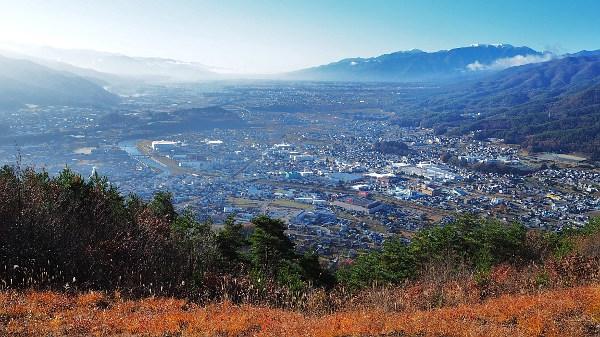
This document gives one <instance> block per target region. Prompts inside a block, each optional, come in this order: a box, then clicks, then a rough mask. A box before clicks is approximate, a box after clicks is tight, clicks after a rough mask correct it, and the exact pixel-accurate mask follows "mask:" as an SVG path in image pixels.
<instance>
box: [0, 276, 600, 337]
mask: <svg viewBox="0 0 600 337" xmlns="http://www.w3.org/2000/svg"><path fill="white" fill-rule="evenodd" d="M387 295H388V296H392V294H391V293H390V294H387ZM0 317H1V318H2V324H0V333H1V334H2V335H3V336H67V335H69V336H83V335H86V336H87V335H95V336H289V337H292V336H314V337H318V336H324V337H325V336H327V337H329V336H448V337H450V336H490V337H491V336H530V337H533V336H598V334H599V333H600V286H589V287H576V288H570V289H560V290H552V291H545V292H540V293H539V294H535V295H512V296H510V295H507V296H500V297H498V298H494V299H491V300H487V301H484V302H482V303H478V304H469V303H465V304H459V305H456V306H445V307H441V308H436V309H432V310H415V309H404V310H398V311H394V310H389V309H386V308H370V307H362V306H354V307H353V308H351V309H348V310H341V311H337V312H333V313H328V314H324V315H317V314H314V313H310V312H309V313H302V312H296V311H289V310H282V309H273V308H267V307H259V306H250V305H241V306H236V305H232V304H231V303H230V302H225V303H218V304H210V305H207V306H198V305H195V304H193V303H189V302H186V301H185V300H178V299H172V298H147V299H143V300H138V301H131V300H123V299H120V298H118V297H114V296H107V295H104V294H101V293H94V292H92V293H85V294H79V295H76V296H69V295H65V294H60V293H53V292H28V293H25V294H20V293H14V292H3V293H0Z"/></svg>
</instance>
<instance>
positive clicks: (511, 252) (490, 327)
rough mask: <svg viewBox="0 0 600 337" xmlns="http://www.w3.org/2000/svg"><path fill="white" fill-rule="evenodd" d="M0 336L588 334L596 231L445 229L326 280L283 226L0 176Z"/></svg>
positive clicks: (79, 182)
mask: <svg viewBox="0 0 600 337" xmlns="http://www.w3.org/2000/svg"><path fill="white" fill-rule="evenodd" d="M0 261H1V262H2V264H1V265H0V335H1V336H5V335H7V336H65V335H67V336H84V335H97V336H255V335H256V336H366V335H373V336H463V335H464V336H500V335H505V336H597V335H598V334H600V219H593V220H591V221H590V222H589V223H588V224H587V225H586V226H584V227H582V228H571V229H566V230H564V231H563V232H561V233H550V232H540V231H529V230H527V229H526V228H525V227H523V226H522V225H520V224H517V223H514V224H507V223H504V222H501V221H497V220H494V219H481V218H477V217H473V216H464V217H459V218H457V220H455V221H454V222H451V223H449V224H446V225H444V226H436V227H432V228H429V229H425V230H422V231H420V232H418V233H415V234H414V235H413V237H412V239H411V242H410V243H405V242H403V241H401V240H393V239H392V240H388V241H386V244H385V245H384V247H383V249H382V250H380V251H370V252H362V253H361V254H360V255H359V257H357V258H356V259H354V260H343V261H342V262H340V263H339V264H338V265H337V266H334V267H332V268H325V267H324V266H322V265H321V264H320V259H319V257H318V256H317V255H315V254H299V253H298V252H297V251H296V250H295V247H294V244H293V242H292V241H290V240H289V238H288V237H287V236H286V235H285V224H284V223H283V222H282V221H280V220H277V219H271V218H268V217H266V216H260V217H257V218H255V219H253V220H252V222H251V224H249V226H243V225H242V224H240V223H235V222H234V221H233V220H232V219H230V220H229V221H227V223H226V224H225V225H224V229H222V230H220V231H218V232H215V231H214V230H213V229H212V228H211V226H210V222H205V223H200V222H198V221H196V220H195V218H194V216H193V215H192V214H189V213H183V214H180V213H178V212H177V211H176V210H175V209H174V207H173V204H172V201H171V195H170V194H169V193H165V192H159V193H157V194H156V195H155V197H154V198H153V199H152V200H149V201H144V200H141V199H139V198H138V197H136V196H135V195H131V196H127V197H125V196H122V195H121V194H120V193H119V191H118V190H117V189H116V188H114V187H113V186H111V185H110V184H109V183H108V182H107V180H106V179H103V178H100V177H92V178H91V179H89V180H86V179H83V178H82V177H81V176H79V175H77V174H74V173H73V172H71V171H69V170H65V171H63V172H62V173H61V174H59V175H58V176H56V177H50V176H49V175H48V174H47V173H45V172H35V171H33V170H31V169H26V170H21V169H19V168H18V167H17V168H10V167H4V168H2V169H0Z"/></svg>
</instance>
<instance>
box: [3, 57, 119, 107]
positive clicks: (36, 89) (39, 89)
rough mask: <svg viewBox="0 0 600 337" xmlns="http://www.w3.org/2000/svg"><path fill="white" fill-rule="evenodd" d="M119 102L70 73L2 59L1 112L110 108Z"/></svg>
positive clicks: (11, 59) (30, 63)
mask: <svg viewBox="0 0 600 337" xmlns="http://www.w3.org/2000/svg"><path fill="white" fill-rule="evenodd" d="M118 101H119V98H118V97H117V96H116V95H114V94H112V93H110V92H108V91H106V90H105V89H104V88H102V87H101V86H99V85H98V84H96V83H94V82H92V81H90V80H88V79H85V78H83V77H80V76H77V75H74V74H72V73H69V72H64V71H57V70H53V69H50V68H48V67H45V66H42V65H39V64H36V63H33V62H31V61H27V60H20V59H13V58H7V57H3V56H0V108H16V107H20V106H23V105H25V104H35V105H77V106H82V105H85V106H110V105H113V104H116V103H117V102H118Z"/></svg>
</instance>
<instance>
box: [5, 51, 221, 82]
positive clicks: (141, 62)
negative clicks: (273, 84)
mask: <svg viewBox="0 0 600 337" xmlns="http://www.w3.org/2000/svg"><path fill="white" fill-rule="evenodd" d="M12 48H13V49H12V52H14V53H17V54H22V55H25V56H28V57H29V59H30V60H32V61H34V62H36V63H44V64H45V65H47V66H49V67H52V68H53V67H54V66H55V65H57V66H60V64H62V65H63V66H64V65H65V64H68V65H70V66H73V67H77V68H80V71H82V70H87V71H95V72H98V73H99V74H97V75H100V76H99V77H105V78H110V79H111V82H112V81H115V80H117V79H116V78H115V76H120V77H122V79H121V80H124V79H129V80H136V81H142V82H143V81H146V82H152V83H170V82H198V81H203V80H214V79H219V78H220V77H221V76H220V74H218V73H216V72H213V71H211V70H210V68H209V67H208V66H205V65H203V64H200V63H196V62H184V61H179V60H174V59H168V58H159V57H134V56H127V55H123V54H117V53H109V52H100V51H95V50H86V49H60V48H53V47H31V46H15V47H12ZM111 76H112V77H111Z"/></svg>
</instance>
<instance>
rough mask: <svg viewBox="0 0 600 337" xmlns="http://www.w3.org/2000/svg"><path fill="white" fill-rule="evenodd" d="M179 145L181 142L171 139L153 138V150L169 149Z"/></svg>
mask: <svg viewBox="0 0 600 337" xmlns="http://www.w3.org/2000/svg"><path fill="white" fill-rule="evenodd" d="M178 145H179V142H174V141H170V140H153V141H152V150H153V151H159V152H160V151H169V150H172V149H174V148H176V147H177V146H178Z"/></svg>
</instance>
